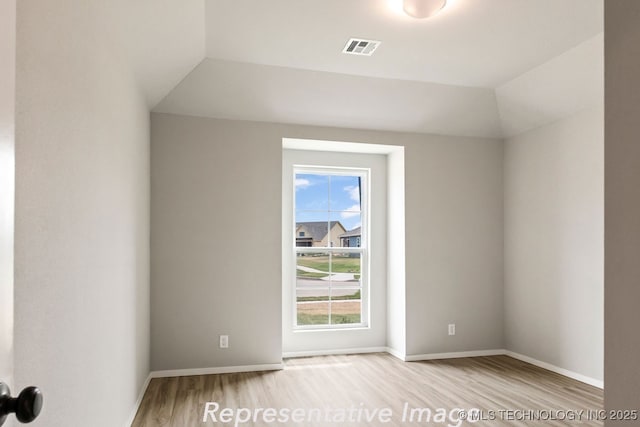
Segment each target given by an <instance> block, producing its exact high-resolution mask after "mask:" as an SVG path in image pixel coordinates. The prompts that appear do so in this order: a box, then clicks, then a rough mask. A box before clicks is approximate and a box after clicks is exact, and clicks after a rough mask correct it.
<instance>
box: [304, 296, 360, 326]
mask: <svg viewBox="0 0 640 427" xmlns="http://www.w3.org/2000/svg"><path fill="white" fill-rule="evenodd" d="M329 304H330V303H328V302H323V301H318V302H310V303H305V304H298V314H297V316H298V325H328V324H329ZM352 323H360V301H342V302H336V303H334V304H332V306H331V324H332V325H339V324H352Z"/></svg>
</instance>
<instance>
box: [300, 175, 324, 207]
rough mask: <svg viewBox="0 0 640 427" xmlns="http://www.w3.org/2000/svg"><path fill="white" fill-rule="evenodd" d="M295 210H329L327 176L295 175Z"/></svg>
mask: <svg viewBox="0 0 640 427" xmlns="http://www.w3.org/2000/svg"><path fill="white" fill-rule="evenodd" d="M295 186H296V210H311V211H317V210H324V211H326V210H329V176H327V175H314V174H306V173H297V174H296V177H295Z"/></svg>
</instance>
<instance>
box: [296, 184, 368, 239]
mask: <svg viewBox="0 0 640 427" xmlns="http://www.w3.org/2000/svg"><path fill="white" fill-rule="evenodd" d="M295 186H296V222H308V221H328V220H331V221H340V222H341V223H342V225H343V226H344V228H346V229H347V230H352V229H354V228H356V227H359V226H360V225H361V218H360V192H359V188H358V177H357V176H347V175H315V174H305V173H298V174H296V178H295Z"/></svg>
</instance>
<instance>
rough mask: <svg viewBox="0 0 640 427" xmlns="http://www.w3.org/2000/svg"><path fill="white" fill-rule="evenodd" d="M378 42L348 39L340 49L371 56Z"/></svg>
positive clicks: (378, 44) (352, 53)
mask: <svg viewBox="0 0 640 427" xmlns="http://www.w3.org/2000/svg"><path fill="white" fill-rule="evenodd" d="M380 43H381V42H379V41H376V40H364V39H349V41H348V42H347V44H346V45H345V46H344V49H342V53H348V54H351V55H365V56H371V55H373V52H375V50H376V49H377V48H378V46H380Z"/></svg>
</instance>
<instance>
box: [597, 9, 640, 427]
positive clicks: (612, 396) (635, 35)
mask: <svg viewBox="0 0 640 427" xmlns="http://www.w3.org/2000/svg"><path fill="white" fill-rule="evenodd" d="M639 21H640V2H638V1H636V0H616V1H606V2H605V68H606V73H605V195H606V196H605V236H606V237H605V337H606V338H605V369H604V374H605V375H604V377H605V384H606V385H605V407H606V408H607V409H636V408H637V407H638V396H640V369H638V361H639V360H640V334H639V333H638V325H640V310H639V309H638V301H640V286H639V285H638V283H639V282H640V262H638V254H640V191H639V188H640V143H639V141H640V120H638V117H639V116H640V96H639V92H638V86H639V85H640V26H639V25H638V22H639ZM618 424H619V425H629V423H628V422H618V423H616V422H612V421H608V422H607V423H606V425H607V426H611V425H618ZM635 424H637V423H635Z"/></svg>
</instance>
